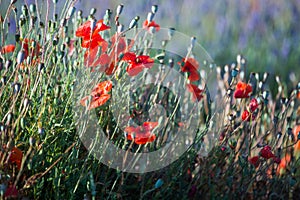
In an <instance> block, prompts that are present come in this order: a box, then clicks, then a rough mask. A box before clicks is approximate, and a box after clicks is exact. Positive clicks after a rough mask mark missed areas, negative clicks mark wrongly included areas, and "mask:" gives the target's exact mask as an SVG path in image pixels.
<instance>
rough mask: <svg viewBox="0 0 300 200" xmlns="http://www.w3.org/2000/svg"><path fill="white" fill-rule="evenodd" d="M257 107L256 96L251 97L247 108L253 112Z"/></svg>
mask: <svg viewBox="0 0 300 200" xmlns="http://www.w3.org/2000/svg"><path fill="white" fill-rule="evenodd" d="M257 108H258V102H257V100H256V98H253V99H251V101H250V104H249V110H250V111H251V112H254V111H255V110H256V109H257Z"/></svg>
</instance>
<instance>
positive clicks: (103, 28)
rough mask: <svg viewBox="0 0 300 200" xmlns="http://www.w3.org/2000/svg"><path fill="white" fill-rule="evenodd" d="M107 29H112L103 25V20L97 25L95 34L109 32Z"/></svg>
mask: <svg viewBox="0 0 300 200" xmlns="http://www.w3.org/2000/svg"><path fill="white" fill-rule="evenodd" d="M107 29H110V27H109V26H107V25H106V24H104V23H103V19H100V20H99V21H97V23H96V26H95V29H94V33H99V32H100V31H104V30H107Z"/></svg>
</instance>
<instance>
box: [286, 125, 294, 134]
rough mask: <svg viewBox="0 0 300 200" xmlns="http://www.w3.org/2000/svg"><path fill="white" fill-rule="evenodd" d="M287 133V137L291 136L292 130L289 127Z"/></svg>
mask: <svg viewBox="0 0 300 200" xmlns="http://www.w3.org/2000/svg"><path fill="white" fill-rule="evenodd" d="M287 133H288V135H292V134H293V129H292V128H290V127H289V128H288V129H287Z"/></svg>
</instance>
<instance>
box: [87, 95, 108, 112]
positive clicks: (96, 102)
mask: <svg viewBox="0 0 300 200" xmlns="http://www.w3.org/2000/svg"><path fill="white" fill-rule="evenodd" d="M109 99H110V94H103V95H101V96H100V97H98V98H94V99H93V100H92V102H91V104H90V107H89V110H91V109H93V108H97V107H99V106H102V105H103V104H105V103H106V102H107V101H108V100H109Z"/></svg>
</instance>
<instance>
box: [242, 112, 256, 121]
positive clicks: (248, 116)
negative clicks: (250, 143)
mask: <svg viewBox="0 0 300 200" xmlns="http://www.w3.org/2000/svg"><path fill="white" fill-rule="evenodd" d="M255 118H256V115H255V114H253V113H250V112H249V111H248V110H244V112H243V114H242V120H243V121H248V122H250V121H251V120H252V121H254V120H255Z"/></svg>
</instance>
